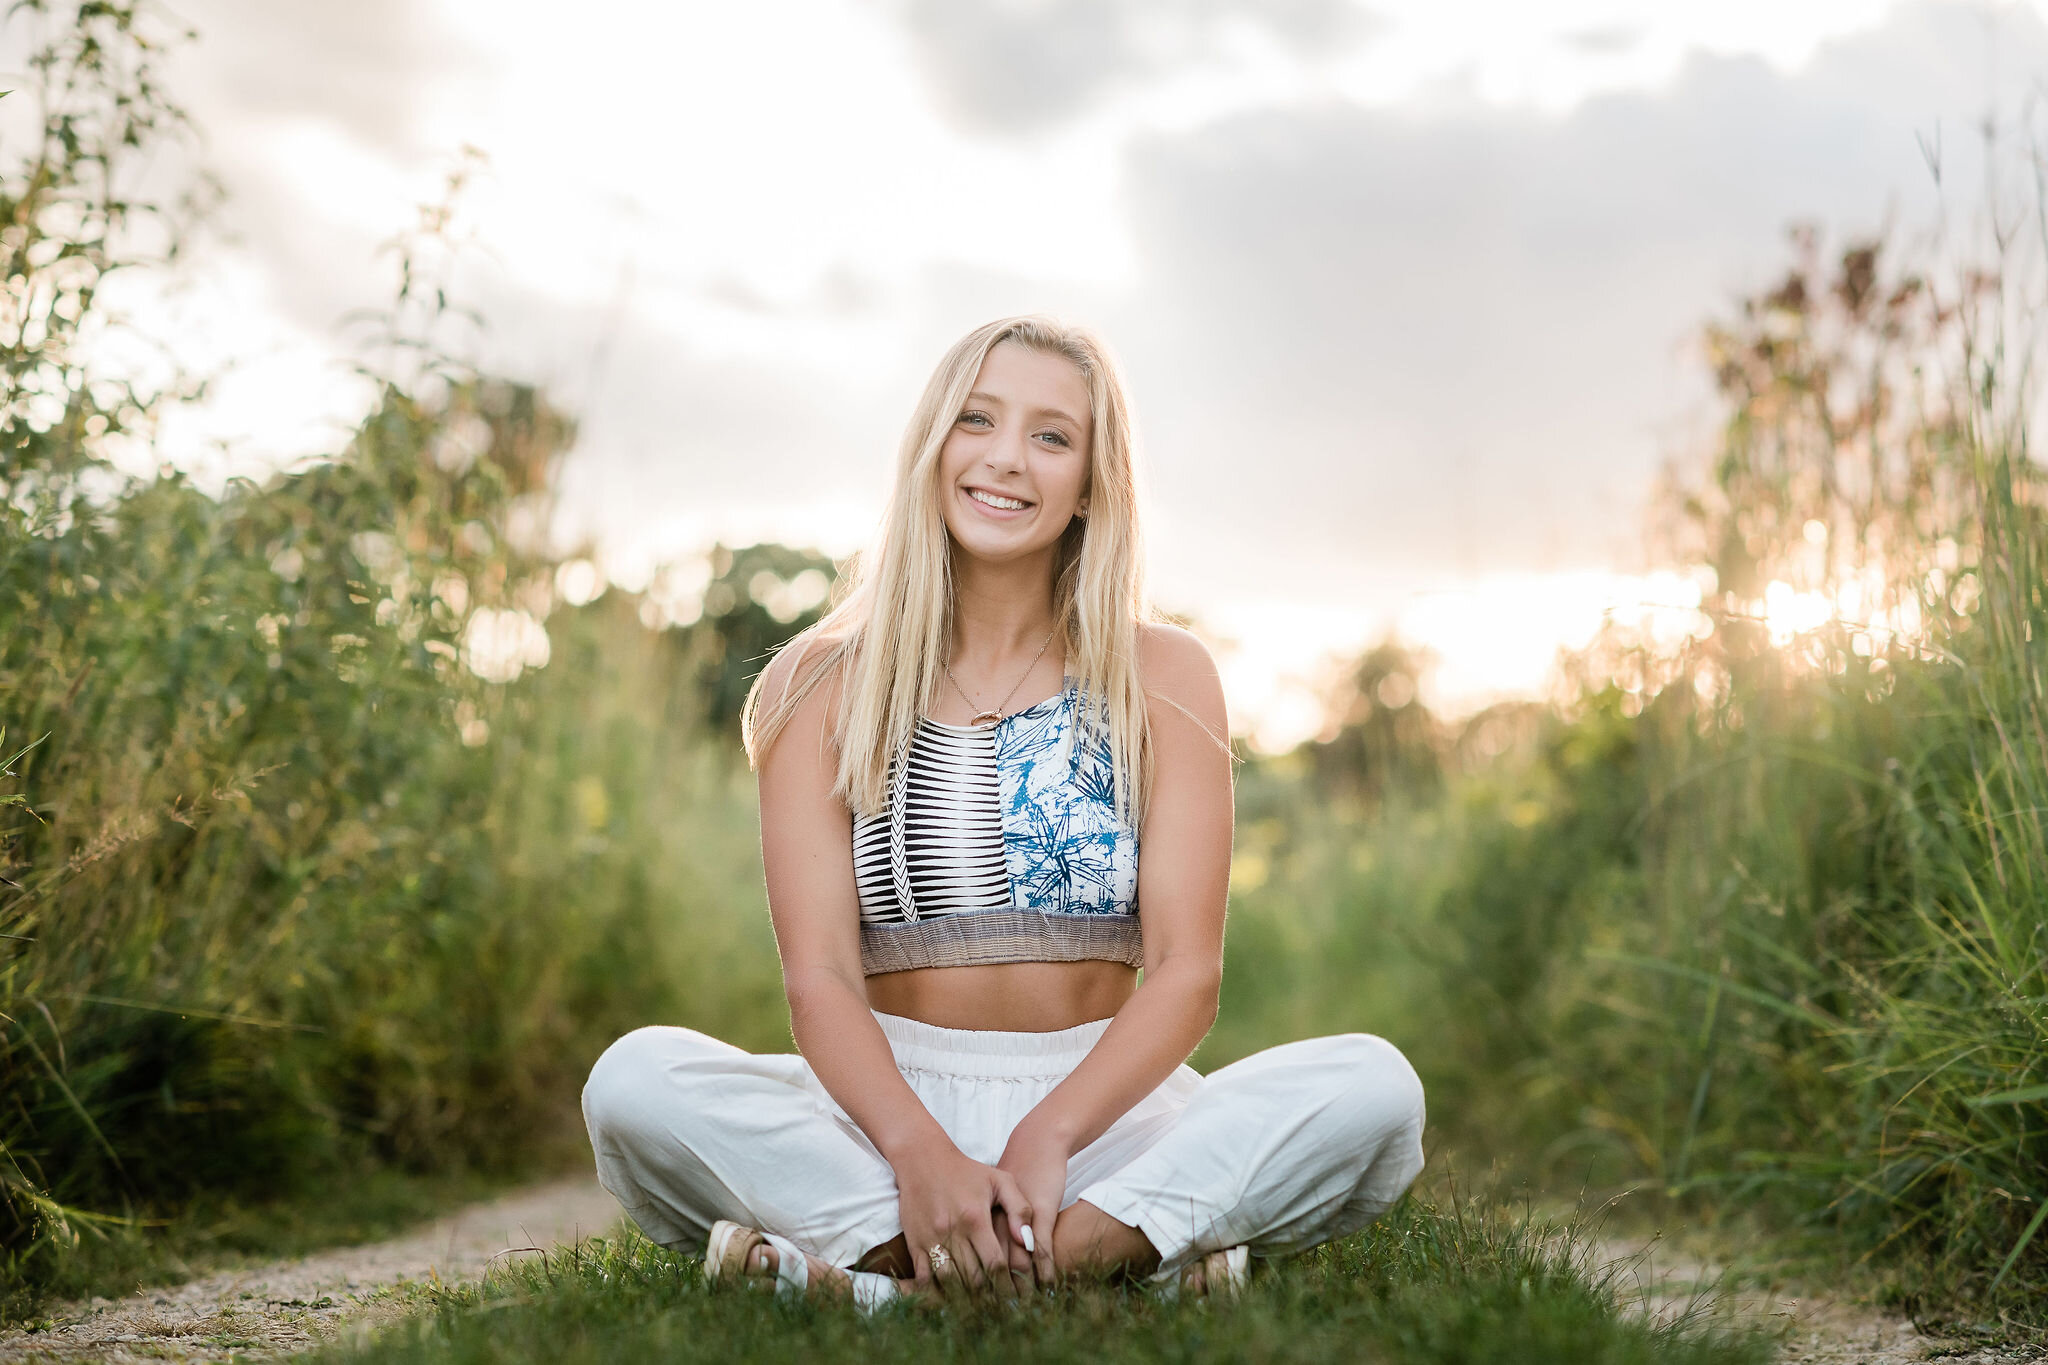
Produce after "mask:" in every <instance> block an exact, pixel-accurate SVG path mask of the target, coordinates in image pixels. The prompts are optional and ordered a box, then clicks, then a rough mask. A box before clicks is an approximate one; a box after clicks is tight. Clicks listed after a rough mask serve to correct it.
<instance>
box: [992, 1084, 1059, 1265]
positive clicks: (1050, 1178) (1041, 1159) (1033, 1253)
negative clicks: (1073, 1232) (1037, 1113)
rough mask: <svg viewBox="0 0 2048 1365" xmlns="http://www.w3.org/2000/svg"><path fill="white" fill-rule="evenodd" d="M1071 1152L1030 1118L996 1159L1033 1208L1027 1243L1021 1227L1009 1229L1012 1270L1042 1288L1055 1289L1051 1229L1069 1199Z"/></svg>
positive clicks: (1015, 1132) (1008, 1238) (997, 1165)
mask: <svg viewBox="0 0 2048 1365" xmlns="http://www.w3.org/2000/svg"><path fill="white" fill-rule="evenodd" d="M1071 1155H1072V1153H1071V1152H1069V1151H1068V1150H1067V1147H1066V1144H1065V1143H1063V1142H1060V1141H1058V1140H1057V1139H1055V1138H1052V1137H1050V1136H1048V1135H1046V1134H1045V1133H1043V1132H1042V1131H1038V1130H1034V1129H1033V1128H1032V1126H1031V1124H1030V1122H1029V1121H1028V1120H1027V1121H1026V1122H1024V1123H1021V1124H1019V1125H1018V1126H1017V1127H1016V1129H1015V1130H1014V1131H1012V1132H1011V1134H1010V1142H1009V1145H1008V1146H1006V1147H1005V1148H1003V1155H1002V1159H1001V1160H999V1161H997V1162H996V1168H997V1169H998V1170H1004V1171H1008V1172H1009V1173H1010V1174H1011V1175H1012V1176H1014V1177H1016V1180H1017V1183H1018V1184H1019V1185H1020V1186H1022V1187H1023V1190H1024V1198H1025V1200H1026V1202H1027V1203H1028V1204H1029V1205H1030V1207H1031V1209H1032V1211H1033V1212H1032V1218H1033V1222H1032V1226H1031V1240H1030V1243H1029V1245H1028V1246H1027V1244H1026V1242H1025V1238H1024V1232H1023V1230H1022V1229H1020V1228H1011V1229H1009V1230H1008V1232H1007V1241H1008V1245H1009V1250H1010V1269H1011V1271H1012V1273H1014V1274H1016V1275H1017V1276H1019V1277H1029V1278H1030V1279H1031V1280H1032V1281H1033V1282H1035V1283H1036V1284H1037V1285H1038V1287H1039V1288H1040V1289H1050V1288H1052V1283H1053V1276H1054V1273H1055V1267H1054V1265H1053V1259H1052V1231H1053V1224H1054V1223H1055V1222H1057V1221H1058V1219H1059V1210H1060V1204H1061V1202H1062V1201H1063V1200H1064V1199H1065V1198H1066V1193H1067V1158H1068V1157H1069V1156H1071Z"/></svg>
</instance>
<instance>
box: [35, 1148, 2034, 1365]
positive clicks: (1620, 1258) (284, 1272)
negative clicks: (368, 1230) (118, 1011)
mask: <svg viewBox="0 0 2048 1365" xmlns="http://www.w3.org/2000/svg"><path fill="white" fill-rule="evenodd" d="M618 1214H619V1210H618V1205H617V1204H615V1203H614V1202H613V1201H612V1199H611V1197H610V1196H609V1195H607V1194H605V1192H604V1191H603V1190H600V1189H599V1188H598V1187H597V1185H596V1183H595V1182H594V1181H591V1180H589V1179H587V1178H586V1179H577V1180H564V1181H560V1182H557V1183H555V1184H552V1185H543V1186H540V1187H538V1188H535V1189H530V1190H524V1191H521V1192H520V1193H518V1194H514V1195H510V1196H508V1197H506V1198H503V1199H499V1200H496V1201H494V1202H492V1203H488V1204H478V1205H475V1206H473V1207H471V1208H468V1209H464V1210H462V1211H461V1212H459V1213H456V1214H453V1215H451V1216H449V1217H446V1218H442V1219H439V1220H437V1221H436V1222H433V1223H430V1224H428V1225H427V1226H425V1227H423V1228H421V1229H419V1230H417V1231H415V1232H413V1233H411V1234H409V1235H407V1236H405V1237H401V1238H399V1239H397V1240H395V1241H390V1242H380V1243H376V1244H374V1245H370V1246H359V1247H344V1248H341V1249H338V1250H334V1251H324V1252H320V1253H318V1254H316V1255H312V1256H307V1257H304V1258H302V1259H299V1260H294V1261H281V1262H278V1263H276V1264H274V1265H268V1266H261V1267H257V1268H254V1269H249V1270H241V1271H236V1272H232V1273H228V1274H221V1275H213V1276H209V1277H207V1278H205V1279H202V1280H194V1281H192V1282H191V1283H189V1284H184V1285H179V1286H176V1287H173V1288H166V1289H151V1290H144V1291H143V1292H141V1293H139V1294H134V1295H131V1296H129V1297H128V1298H125V1299H120V1300H116V1301H109V1300H106V1299H95V1300H93V1301H92V1302H90V1303H82V1304H71V1305H68V1306H67V1307H66V1308H64V1309H62V1310H60V1311H59V1312H58V1313H57V1314H56V1315H55V1318H56V1322H57V1326H55V1327H53V1328H51V1329H49V1330H46V1331H41V1332H33V1333H31V1332H22V1331H7V1332H0V1365H14V1362H27V1361H95V1362H108V1363H109V1365H130V1363H131V1362H143V1361H166V1360H170V1361H186V1362H199V1361H226V1360H230V1359H232V1360H237V1361H248V1360H256V1359H265V1358H275V1357H278V1356H283V1355H288V1354H290V1353H292V1352H294V1351H300V1350H304V1349H306V1348H307V1347H310V1346H314V1345H317V1344H319V1343H320V1342H322V1341H325V1340H330V1339H332V1338H333V1337H334V1336H335V1334H336V1333H338V1332H340V1331H343V1330H345V1329H346V1330H349V1331H352V1332H353V1331H358V1330H361V1331H367V1330H371V1329H374V1328H375V1327H376V1326H378V1325H379V1324H381V1323H384V1322H388V1321H390V1320H391V1319H393V1318H395V1317H397V1316H399V1315H401V1314H403V1313H405V1312H407V1311H410V1309H411V1308H412V1306H413V1304H412V1300H411V1299H410V1298H409V1297H408V1296H407V1295H405V1294H404V1293H402V1292H400V1293H393V1292H391V1291H392V1290H394V1289H401V1290H402V1288H403V1287H404V1286H406V1285H408V1284H420V1283H430V1282H432V1281H433V1280H436V1279H438V1280H440V1281H442V1282H444V1283H446V1282H452V1281H457V1280H467V1279H473V1278H475V1277H476V1276H478V1275H480V1274H482V1273H483V1270H484V1268H485V1267H486V1266H487V1265H488V1264H489V1263H490V1262H491V1260H492V1259H493V1258H495V1257H497V1256H500V1255H503V1254H506V1253H507V1252H511V1253H514V1254H517V1253H519V1252H523V1251H524V1252H530V1251H531V1249H533V1248H536V1247H552V1246H556V1245H559V1244H561V1243H564V1242H570V1241H574V1240H575V1239H576V1238H578V1237H587V1236H591V1235H593V1234H596V1233H601V1232H604V1231H606V1230H607V1229H609V1228H610V1227H611V1226H612V1225H613V1223H614V1222H616V1221H617V1219H618ZM1597 1259H1598V1260H1599V1261H1602V1262H1619V1263H1620V1264H1621V1267H1622V1268H1621V1270H1620V1272H1619V1274H1620V1283H1621V1286H1622V1287H1623V1288H1624V1290H1627V1289H1630V1288H1633V1290H1634V1291H1635V1293H1636V1295H1637V1297H1638V1300H1639V1302H1640V1304H1641V1306H1642V1308H1643V1309H1644V1311H1647V1312H1651V1313H1655V1314H1660V1315H1668V1314H1674V1313H1680V1312H1683V1311H1685V1309H1686V1307H1687V1306H1688V1304H1691V1303H1695V1302H1697V1301H1698V1300H1699V1299H1700V1297H1701V1296H1702V1295H1703V1294H1704V1295H1712V1296H1716V1297H1719V1298H1721V1299H1722V1302H1721V1304H1720V1307H1719V1308H1718V1309H1717V1310H1716V1311H1722V1312H1729V1313H1733V1314H1735V1315H1737V1316H1741V1317H1748V1318H1767V1319H1770V1320H1772V1321H1774V1322H1777V1323H1781V1324H1784V1325H1785V1326H1786V1327H1787V1328H1788V1331H1787V1335H1786V1340H1785V1351H1784V1353H1783V1355H1782V1356H1781V1357H1780V1359H1781V1361H1782V1365H1909V1362H1917V1361H1927V1360H1936V1359H1938V1360H1940V1361H1941V1362H1943V1365H2008V1363H2009V1362H2014V1361H2041V1360H2044V1359H2048V1356H2044V1354H2043V1353H2042V1352H2040V1351H2037V1350H2029V1349H2026V1348H2019V1349H2010V1348H1998V1347H1990V1348H1979V1349H1974V1350H1972V1349H1969V1348H1968V1347H1964V1346H1960V1345H1959V1344H1957V1343H1954V1342H1946V1341H1941V1340H1937V1339H1934V1338H1930V1337H1926V1336H1923V1335H1921V1334H1920V1333H1919V1332H1918V1331H1916V1330H1915V1329H1914V1328H1913V1326H1912V1324H1911V1323H1909V1322H1907V1321H1905V1320H1904V1319H1903V1318H1898V1317H1894V1316H1892V1315H1889V1314H1886V1313H1883V1312H1880V1311H1878V1310H1876V1309H1873V1308H1868V1307H1864V1306H1862V1305H1858V1304H1853V1303H1847V1302H1843V1301H1840V1300H1836V1299H1832V1298H1826V1297H1818V1298H1796V1297H1788V1296H1787V1295H1786V1294H1785V1293H1783V1292H1780V1291H1774V1290H1764V1289H1739V1290H1734V1291H1728V1292H1725V1293H1723V1292H1720V1276H1719V1273H1718V1271H1717V1269H1716V1267H1714V1266H1713V1265H1711V1264H1709V1263H1707V1262H1705V1261H1702V1260H1700V1259H1698V1258H1697V1257H1692V1256H1688V1255H1686V1254H1684V1253H1681V1252H1676V1251H1674V1250H1672V1249H1671V1248H1669V1247H1668V1246H1666V1245H1665V1244H1663V1243H1660V1242H1652V1243H1650V1244H1649V1245H1648V1246H1647V1247H1645V1246H1643V1245H1642V1244H1640V1243H1630V1242H1627V1241H1622V1240H1616V1241H1611V1242H1607V1243H1604V1244H1603V1245H1602V1246H1601V1248H1600V1250H1599V1252H1598V1254H1597Z"/></svg>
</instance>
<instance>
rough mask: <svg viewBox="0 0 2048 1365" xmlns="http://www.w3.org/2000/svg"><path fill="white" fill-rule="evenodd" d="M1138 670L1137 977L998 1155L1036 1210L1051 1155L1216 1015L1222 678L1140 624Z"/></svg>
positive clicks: (1187, 643) (1105, 1116)
mask: <svg viewBox="0 0 2048 1365" xmlns="http://www.w3.org/2000/svg"><path fill="white" fill-rule="evenodd" d="M1139 667H1140V670H1141V676H1142V677H1143V678H1144V680H1145V690H1146V694H1147V701H1148V708H1147V720H1148V723H1149V724H1150V726H1151V731H1152V746H1153V762H1154V768H1153V787H1152V800H1151V804H1150V807H1149V809H1148V810H1147V811H1146V814H1145V822H1144V826H1143V828H1142V829H1141V830H1140V831H1139V840H1138V904H1139V905H1140V906H1141V907H1142V915H1143V923H1144V928H1145V977H1144V981H1143V983H1142V984H1140V986H1139V987H1138V989H1137V990H1136V991H1135V992H1134V993H1133V994H1132V995H1131V998H1130V999H1129V1000H1128V1001H1127V1002H1125V1004H1124V1006H1123V1008H1122V1009H1120V1010H1118V1011H1117V1013H1116V1017H1115V1018H1114V1019H1112V1020H1111V1021H1110V1025H1109V1027H1108V1029H1106V1030H1105V1031H1104V1032H1103V1035H1102V1037H1101V1038H1100V1039H1099V1040H1097V1042H1096V1044H1095V1046H1094V1047H1093V1048H1091V1049H1090V1050H1089V1052H1088V1055H1087V1057H1085V1058H1083V1059H1082V1062H1081V1064H1080V1065H1079V1066H1077V1067H1076V1068H1074V1070H1073V1072H1072V1073H1071V1074H1069V1075H1068V1076H1067V1078H1066V1079H1065V1080H1063V1081H1061V1082H1060V1083H1059V1085H1057V1086H1056V1087H1054V1088H1053V1090H1052V1092H1051V1093H1050V1094H1048V1095H1047V1096H1046V1097H1045V1098H1044V1099H1043V1100H1041V1101H1040V1102H1039V1103H1038V1106H1037V1107H1036V1108H1034V1109H1033V1110H1032V1111H1031V1112H1030V1113H1029V1114H1028V1115H1026V1116H1025V1118H1024V1121H1023V1122H1022V1123H1020V1124H1019V1125H1018V1127H1017V1129H1016V1132H1015V1133H1014V1134H1013V1135H1012V1136H1011V1139H1010V1144H1009V1150H1008V1151H1007V1152H1006V1153H1005V1155H1004V1157H1003V1160H1002V1162H1001V1163H1000V1164H1001V1165H1003V1167H1004V1168H1005V1169H1008V1170H1013V1171H1018V1172H1019V1173H1020V1175H1025V1193H1026V1194H1027V1195H1032V1196H1034V1197H1036V1198H1037V1199H1038V1200H1039V1204H1040V1207H1043V1203H1044V1198H1045V1194H1044V1192H1043V1190H1034V1188H1033V1186H1034V1184H1038V1185H1043V1186H1045V1187H1046V1188H1050V1185H1051V1181H1052V1176H1051V1175H1050V1173H1049V1172H1050V1170H1051V1166H1052V1159H1053V1157H1054V1156H1055V1155H1056V1156H1057V1158H1058V1162H1059V1165H1060V1169H1061V1171H1062V1172H1063V1171H1064V1166H1065V1161H1066V1159H1067V1157H1069V1156H1071V1155H1073V1154H1074V1153H1075V1152H1078V1151H1080V1150H1081V1149H1082V1148H1083V1147H1086V1146H1087V1145H1088V1144H1089V1143H1091V1142H1093V1141H1094V1140H1095V1139H1096V1138H1098V1137H1100V1136H1101V1135H1102V1134H1103V1132H1104V1131H1105V1130H1107V1129H1108V1127H1109V1126H1110V1125H1111V1124H1112V1123H1114V1122H1116V1120H1117V1119H1119V1118H1121V1117H1122V1116H1123V1115H1124V1114H1125V1113H1127V1112H1129V1110H1130V1109H1131V1107H1132V1106H1133V1105H1135V1104H1137V1102H1138V1101H1139V1100H1141V1099H1143V1098H1144V1097H1145V1096H1146V1095H1148V1094H1150V1093H1151V1092H1152V1091H1153V1089H1155V1088H1156V1087H1157V1086H1158V1085H1159V1083H1160V1082H1161V1081H1164V1080H1165V1079H1166V1078H1167V1077H1168V1076H1169V1075H1171V1074H1172V1073H1173V1070H1174V1068H1176V1067H1178V1066H1179V1065H1180V1064H1181V1063H1183V1062H1185V1061H1186V1060H1187V1059H1188V1056H1189V1054H1190V1053H1192V1052H1193V1051H1194V1050H1195V1046H1196V1044H1198V1043H1200V1042H1201V1041H1202V1038H1203V1036H1204V1035H1205V1034H1207V1033H1208V1031H1209V1027H1210V1025H1211V1024H1213V1023H1215V1021H1216V1002H1217V992H1218V990H1219V988H1220V986H1221V984H1222V980H1223V907H1224V898H1225V895H1226V892H1227V890H1228V886H1229V880H1230V840H1231V823H1232V812H1231V773H1230V753H1229V749H1228V747H1227V744H1228V735H1229V733H1230V731H1229V721H1228V718H1227V716H1226V714H1225V711H1224V704H1223V686H1222V683H1221V680H1220V679H1219V678H1218V677H1217V673H1216V665H1215V663H1214V661H1213V660H1211V659H1210V657H1209V652H1208V650H1206V649H1205V648H1203V646H1202V643H1201V642H1200V641H1199V640H1197V639H1196V638H1195V637H1194V636H1192V635H1190V634H1188V633H1187V632H1186V631H1183V630H1180V629H1178V628H1175V627H1172V626H1153V627H1150V628H1148V629H1147V630H1146V632H1145V634H1144V636H1143V638H1142V641H1141V644H1140V647H1139ZM1012 1153H1015V1154H1018V1157H1019V1159H1018V1162H1017V1163H1016V1164H1012V1160H1011V1154H1012ZM1027 1170H1029V1171H1030V1172H1031V1174H1029V1175H1026V1174H1025V1172H1026V1171H1027Z"/></svg>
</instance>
